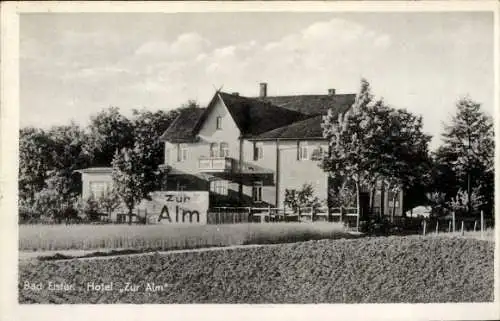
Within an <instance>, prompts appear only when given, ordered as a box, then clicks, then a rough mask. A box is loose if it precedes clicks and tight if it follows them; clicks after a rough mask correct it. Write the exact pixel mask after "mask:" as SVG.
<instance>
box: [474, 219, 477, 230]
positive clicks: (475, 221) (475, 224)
mask: <svg viewBox="0 0 500 321" xmlns="http://www.w3.org/2000/svg"><path fill="white" fill-rule="evenodd" d="M476 229H477V220H474V232H475V231H476Z"/></svg>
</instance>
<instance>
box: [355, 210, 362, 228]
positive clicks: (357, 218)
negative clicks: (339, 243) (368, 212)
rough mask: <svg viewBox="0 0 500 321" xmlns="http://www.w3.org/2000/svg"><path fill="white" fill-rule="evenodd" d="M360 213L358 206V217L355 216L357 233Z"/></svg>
mask: <svg viewBox="0 0 500 321" xmlns="http://www.w3.org/2000/svg"><path fill="white" fill-rule="evenodd" d="M360 212H361V207H360V206H358V215H356V232H359V214H360Z"/></svg>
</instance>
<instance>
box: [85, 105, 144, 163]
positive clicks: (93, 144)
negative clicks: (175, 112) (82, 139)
mask: <svg viewBox="0 0 500 321" xmlns="http://www.w3.org/2000/svg"><path fill="white" fill-rule="evenodd" d="M133 145H134V128H133V124H132V123H131V121H130V120H129V119H127V118H126V117H125V116H123V115H122V114H121V113H120V109H119V108H118V107H110V108H108V109H106V110H103V111H101V112H100V113H98V114H96V115H94V116H92V117H91V119H90V125H89V126H88V140H87V142H86V144H85V146H84V150H85V152H86V153H87V154H88V155H91V156H92V163H91V165H92V166H110V165H111V161H112V160H113V157H114V155H115V152H116V151H119V150H121V149H122V148H125V147H132V146H133Z"/></svg>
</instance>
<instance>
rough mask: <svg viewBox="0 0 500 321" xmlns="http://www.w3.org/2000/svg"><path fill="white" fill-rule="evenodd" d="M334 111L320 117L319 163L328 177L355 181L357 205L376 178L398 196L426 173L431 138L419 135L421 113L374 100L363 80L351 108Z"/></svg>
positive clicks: (372, 188)
mask: <svg viewBox="0 0 500 321" xmlns="http://www.w3.org/2000/svg"><path fill="white" fill-rule="evenodd" d="M335 114H336V112H335V111H333V110H332V111H329V113H328V115H327V116H326V117H325V118H324V121H323V135H324V137H325V138H327V139H328V140H329V152H328V155H327V156H326V157H324V158H323V161H322V163H321V166H322V167H323V169H325V171H327V172H328V173H330V175H331V176H340V177H343V179H344V180H351V181H353V182H354V184H355V186H356V193H357V199H358V207H359V201H360V190H361V189H363V190H370V191H371V192H372V193H371V194H372V195H373V194H374V191H375V189H376V188H377V186H378V185H379V183H380V182H381V183H383V184H384V185H385V186H387V187H388V188H389V189H390V190H392V191H393V192H394V193H393V194H394V195H397V192H400V191H402V190H404V189H409V188H410V187H412V186H414V185H416V184H417V183H418V182H421V181H422V179H423V178H424V177H425V176H426V175H425V174H426V173H427V172H428V168H429V154H428V143H429V141H430V138H431V137H430V136H428V135H426V134H424V133H423V131H422V118H421V117H417V116H415V115H413V114H411V113H409V112H407V111H405V110H396V109H394V108H391V107H388V106H387V105H386V104H385V103H384V101H383V100H381V99H379V100H375V99H374V98H373V95H372V94H371V90H370V86H369V83H368V82H367V81H366V80H364V79H363V80H362V81H361V89H360V91H359V93H358V95H357V97H356V100H355V102H354V104H353V106H352V108H351V109H349V110H348V111H347V112H346V113H345V114H340V115H338V116H334V115H335ZM373 198H374V197H373V196H372V197H371V205H372V206H373V203H374V202H373ZM393 203H395V202H394V200H393ZM358 210H359V209H358ZM394 210H395V209H394V207H393V209H392V214H394Z"/></svg>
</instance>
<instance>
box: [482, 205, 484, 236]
mask: <svg viewBox="0 0 500 321" xmlns="http://www.w3.org/2000/svg"><path fill="white" fill-rule="evenodd" d="M483 238H484V213H483V211H481V239H483Z"/></svg>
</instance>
